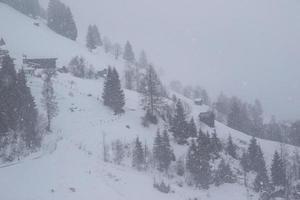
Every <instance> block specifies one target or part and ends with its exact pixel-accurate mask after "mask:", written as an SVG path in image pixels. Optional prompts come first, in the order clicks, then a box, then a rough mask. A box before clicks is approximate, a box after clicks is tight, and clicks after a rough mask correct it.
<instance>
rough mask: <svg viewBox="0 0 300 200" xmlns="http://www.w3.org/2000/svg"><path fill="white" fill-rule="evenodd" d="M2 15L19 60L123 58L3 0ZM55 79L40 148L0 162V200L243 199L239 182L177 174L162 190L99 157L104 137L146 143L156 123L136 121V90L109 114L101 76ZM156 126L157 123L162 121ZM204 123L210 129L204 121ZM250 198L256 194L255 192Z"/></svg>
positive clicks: (242, 139) (224, 132)
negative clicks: (203, 185) (91, 48)
mask: <svg viewBox="0 0 300 200" xmlns="http://www.w3.org/2000/svg"><path fill="white" fill-rule="evenodd" d="M0 19H11V20H9V22H8V20H0V37H3V38H4V39H5V40H6V42H7V48H8V50H9V51H10V53H11V55H12V57H14V58H16V60H17V63H18V64H20V62H21V59H22V55H23V54H26V55H27V56H28V57H58V58H59V60H58V61H59V65H66V64H67V63H68V62H69V60H70V59H71V57H73V56H75V55H83V56H84V57H85V58H86V59H87V60H88V62H90V63H92V64H93V65H94V66H95V67H99V69H102V68H104V67H106V66H107V65H113V66H114V65H115V66H117V67H118V68H121V67H122V66H123V62H122V61H115V60H114V58H113V57H112V56H110V55H107V54H104V53H103V52H101V50H99V52H98V53H95V54H91V53H90V52H88V51H87V50H86V48H85V47H83V46H81V45H79V44H78V43H76V42H73V41H71V40H68V39H66V38H63V37H61V36H59V35H57V34H55V33H54V32H52V31H51V30H49V29H48V28H47V27H46V26H45V25H44V24H43V23H42V22H41V23H40V26H39V27H37V26H35V25H33V22H34V20H32V19H30V18H27V17H25V16H24V15H22V14H19V13H18V12H17V11H15V10H13V9H11V8H9V7H7V6H6V5H3V4H1V3H0ZM12 21H13V22H14V23H11V22H12ZM18 66H19V67H20V65H18ZM53 81H54V86H55V92H56V96H57V101H58V106H59V114H58V116H57V117H56V118H55V120H54V123H53V133H52V135H49V136H47V137H46V138H45V141H44V145H43V147H42V150H41V152H40V153H38V154H37V155H33V156H30V157H28V158H25V159H24V160H22V161H17V162H15V163H12V164H9V165H3V166H0V177H1V178H0V194H1V195H0V196H1V199H5V200H19V199H24V200H39V199H43V200H48V199H49V200H52V199H55V200H56V199H57V200H61V199H64V200H68V199H70V200H77V199H78V200H82V199H90V200H98V199H112V200H140V199H142V198H143V199H145V200H148V199H149V200H152V199H156V200H165V199H166V200H167V199H170V200H171V199H172V200H174V199H175V200H177V199H178V200H182V199H184V200H186V199H189V198H195V197H198V198H199V199H212V200H221V199H224V197H225V196H227V197H230V199H233V200H242V199H247V197H246V192H247V191H246V189H245V188H244V187H243V186H242V185H241V184H239V183H237V184H231V185H223V186H220V187H211V189H209V190H207V191H201V190H196V189H192V188H190V187H187V186H186V185H184V186H183V187H179V186H178V185H177V184H176V181H177V180H176V179H170V180H169V182H170V184H171V188H172V190H173V191H174V193H171V194H163V193H160V192H159V191H157V190H156V189H154V188H153V176H154V175H153V174H152V173H150V172H147V173H145V172H137V171H135V170H133V169H131V168H129V167H125V166H115V165H112V164H108V163H104V162H103V161H102V160H103V159H102V149H103V136H104V135H105V141H106V143H110V142H111V141H113V140H115V139H120V140H122V141H124V142H125V143H131V142H132V141H133V140H134V139H135V138H136V137H137V136H139V138H140V139H141V141H143V142H145V143H147V144H148V145H149V146H150V147H151V146H152V143H153V138H154V135H155V133H156V130H157V128H158V127H157V126H151V127H149V128H145V127H143V126H142V125H141V117H142V116H143V111H142V109H141V107H140V100H139V99H140V96H139V94H138V93H136V92H133V91H127V90H126V91H125V95H126V106H125V114H124V115H121V116H115V115H113V113H112V112H111V111H110V110H109V109H108V108H107V107H105V106H103V105H102V102H101V98H99V97H100V96H101V93H102V88H103V80H83V79H78V78H75V77H73V76H71V75H70V74H60V73H58V75H57V77H55V78H54V80H53ZM28 82H29V84H30V87H31V90H32V93H33V95H34V97H35V101H36V103H37V105H38V107H39V110H40V112H43V111H42V108H41V106H40V99H41V88H42V80H41V79H40V78H37V77H28ZM184 100H185V101H186V102H187V103H188V104H189V105H190V106H191V110H192V113H191V115H193V116H194V117H197V115H198V114H199V112H200V111H203V110H206V109H207V107H205V106H196V105H194V104H193V102H192V101H190V100H188V99H184ZM159 126H160V128H163V124H160V125H159ZM199 126H200V124H199ZM201 126H203V125H201ZM202 128H206V129H207V130H208V131H211V130H209V129H208V128H207V127H202ZM216 131H217V134H218V136H219V137H220V138H222V139H223V140H225V139H227V137H228V136H229V134H231V135H232V137H233V139H234V140H235V141H236V142H237V143H238V144H239V146H245V145H246V144H247V142H248V141H249V140H250V137H249V136H247V135H245V134H243V133H241V132H238V131H235V130H232V129H230V128H228V127H227V126H225V125H223V124H221V123H218V122H217V124H216ZM259 142H260V144H261V146H262V149H263V151H264V154H265V157H266V158H267V160H268V161H270V159H271V156H272V155H273V153H274V151H275V149H278V148H279V144H278V143H276V142H270V141H265V140H259ZM174 148H175V152H176V154H177V156H179V155H183V154H185V153H186V149H187V148H186V147H182V146H177V145H174ZM290 148H293V147H290ZM237 167H238V166H237ZM253 199H257V198H256V196H255V195H254V196H253Z"/></svg>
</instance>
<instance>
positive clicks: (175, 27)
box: [41, 0, 300, 119]
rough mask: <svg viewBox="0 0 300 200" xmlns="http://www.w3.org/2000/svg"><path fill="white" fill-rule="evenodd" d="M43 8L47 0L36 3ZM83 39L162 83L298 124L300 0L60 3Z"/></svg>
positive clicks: (73, 0)
mask: <svg viewBox="0 0 300 200" xmlns="http://www.w3.org/2000/svg"><path fill="white" fill-rule="evenodd" d="M41 1H42V3H43V4H44V5H46V4H47V2H46V1H47V0H41ZM63 1H64V2H65V3H66V4H68V5H70V7H71V9H72V10H73V13H74V15H75V20H76V22H77V24H78V26H79V32H80V33H79V34H80V38H79V40H80V41H81V42H83V41H84V38H85V34H86V30H87V26H88V24H92V23H93V24H97V25H98V26H99V28H100V30H101V33H102V34H104V35H107V36H108V37H109V38H110V39H111V40H113V41H116V42H120V43H122V44H124V43H125V41H126V40H127V39H128V40H130V41H131V43H132V44H133V46H134V48H135V50H136V54H137V55H138V52H139V51H140V50H141V49H145V51H146V52H147V55H148V57H150V59H151V61H152V62H153V63H154V64H155V65H156V67H160V68H162V69H163V70H164V73H162V75H163V76H164V78H165V79H166V80H172V79H179V80H181V81H182V82H184V83H186V84H199V85H201V86H203V87H205V88H206V89H207V90H208V92H209V93H210V95H211V96H212V97H215V96H216V95H217V94H218V93H219V92H220V91H224V93H226V94H228V95H236V96H239V97H241V98H243V99H245V100H247V101H250V102H251V101H253V100H254V99H255V98H259V99H260V100H261V102H262V104H263V106H264V108H265V111H266V113H267V114H275V115H276V116H277V118H280V119H296V118H300V92H299V88H300V79H299V75H300V73H299V72H300V66H299V64H300V56H299V53H300V12H299V11H300V1H298V0H251V1H250V0H248V1H246V0H206V1H203V0H183V1H179V0H163V1H159V0H63Z"/></svg>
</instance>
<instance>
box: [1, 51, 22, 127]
mask: <svg viewBox="0 0 300 200" xmlns="http://www.w3.org/2000/svg"><path fill="white" fill-rule="evenodd" d="M0 81H1V84H0V92H1V95H0V116H1V117H0V118H1V121H2V122H1V125H2V126H1V130H2V132H7V131H8V130H9V129H12V130H17V128H18V109H17V108H18V105H19V99H18V96H19V95H18V88H17V74H16V70H15V65H14V63H13V60H12V59H11V57H10V56H9V55H6V56H4V57H3V59H2V68H1V69H0Z"/></svg>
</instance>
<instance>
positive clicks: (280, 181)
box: [271, 151, 286, 186]
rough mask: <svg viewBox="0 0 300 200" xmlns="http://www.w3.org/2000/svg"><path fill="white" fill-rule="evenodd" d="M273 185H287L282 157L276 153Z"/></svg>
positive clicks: (272, 175) (273, 167)
mask: <svg viewBox="0 0 300 200" xmlns="http://www.w3.org/2000/svg"><path fill="white" fill-rule="evenodd" d="M271 178H272V184H273V185H275V186H285V184H286V169H285V166H284V162H283V160H282V159H281V158H280V155H279V153H278V152H277V151H275V153H274V156H273V160H272V165H271Z"/></svg>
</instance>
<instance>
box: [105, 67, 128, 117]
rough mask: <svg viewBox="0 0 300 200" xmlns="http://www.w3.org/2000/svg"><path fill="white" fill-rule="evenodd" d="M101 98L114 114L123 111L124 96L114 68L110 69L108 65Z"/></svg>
mask: <svg viewBox="0 0 300 200" xmlns="http://www.w3.org/2000/svg"><path fill="white" fill-rule="evenodd" d="M102 98H103V103H104V105H105V106H108V107H110V108H111V109H112V110H113V111H114V113H115V114H120V113H123V112H124V110H123V107H124V105H125V96H124V92H123V90H122V88H121V82H120V79H119V75H118V72H117V70H116V69H115V68H113V69H112V68H110V67H109V68H108V70H107V76H106V79H105V83H104V89H103V94H102Z"/></svg>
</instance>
